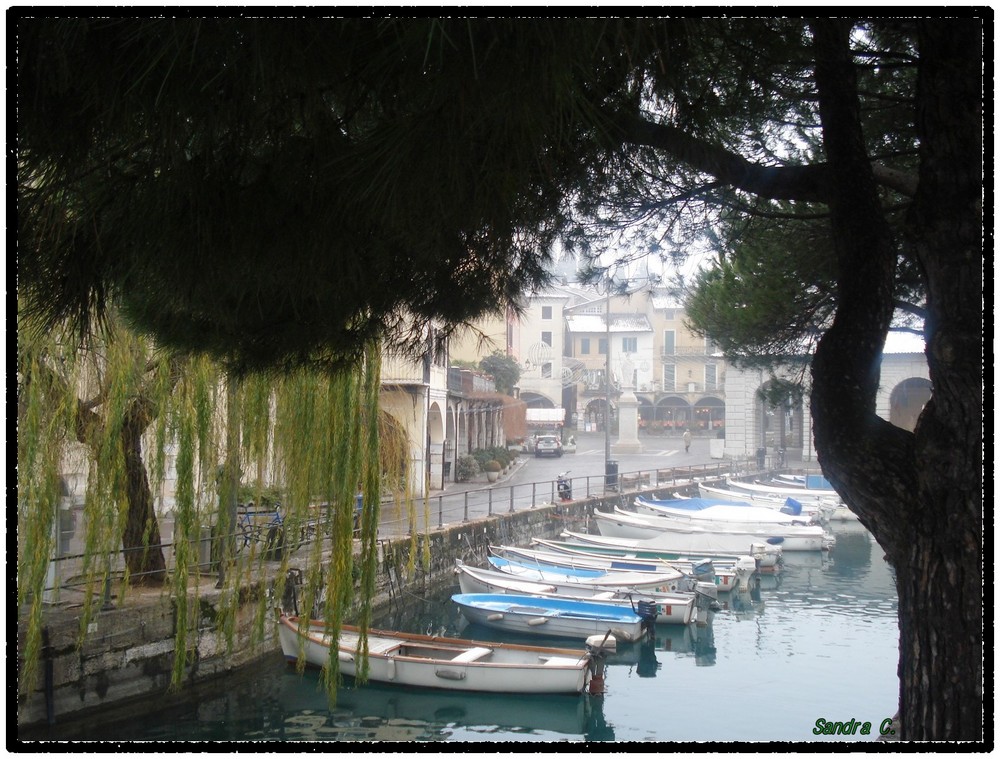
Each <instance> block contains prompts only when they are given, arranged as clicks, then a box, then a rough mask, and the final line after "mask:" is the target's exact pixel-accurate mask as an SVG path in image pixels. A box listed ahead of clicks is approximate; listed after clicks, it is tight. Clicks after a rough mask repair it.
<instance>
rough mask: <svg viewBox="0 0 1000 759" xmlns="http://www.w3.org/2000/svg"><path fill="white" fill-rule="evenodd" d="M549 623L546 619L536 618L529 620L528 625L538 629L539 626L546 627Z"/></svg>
mask: <svg viewBox="0 0 1000 759" xmlns="http://www.w3.org/2000/svg"><path fill="white" fill-rule="evenodd" d="M548 621H549V620H547V619H546V618H545V617H534V618H533V619H529V620H528V624H529V625H531V626H532V627H538V625H544V624H545V623H546V622H548Z"/></svg>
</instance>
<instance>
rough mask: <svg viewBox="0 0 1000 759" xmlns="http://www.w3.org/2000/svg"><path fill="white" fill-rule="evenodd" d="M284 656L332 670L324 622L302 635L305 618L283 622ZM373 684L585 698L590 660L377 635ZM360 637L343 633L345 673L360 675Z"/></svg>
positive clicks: (560, 652)
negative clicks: (300, 657)
mask: <svg viewBox="0 0 1000 759" xmlns="http://www.w3.org/2000/svg"><path fill="white" fill-rule="evenodd" d="M278 638H279V640H280V643H281V650H282V653H283V654H284V656H285V658H286V659H288V660H289V661H296V660H297V659H298V657H299V654H300V653H301V654H302V656H303V658H304V660H305V662H306V664H308V665H310V666H313V667H326V666H328V663H329V657H330V646H331V643H332V637H331V636H330V634H329V632H328V629H327V627H326V626H325V625H324V624H323V623H322V622H319V621H315V620H313V621H310V622H309V623H308V625H307V626H306V627H305V628H304V629H303V630H300V629H299V620H298V618H297V617H289V616H285V615H281V616H280V617H279V619H278ZM368 646H369V649H368V678H369V679H370V680H375V681H378V682H383V683H391V684H395V685H406V686H412V687H418V688H438V689H445V690H457V691H479V692H488V693H550V694H555V693H581V692H582V691H583V689H584V687H585V686H586V683H587V678H588V673H589V660H590V657H589V655H588V654H587V653H586V651H576V650H573V649H569V648H552V647H545V646H523V645H515V644H509V643H495V642H482V643H480V642H477V641H472V640H464V639H461V638H442V637H438V636H429V635H413V634H409V633H396V632H386V631H380V630H370V631H369V633H368ZM358 648H359V631H358V629H357V628H355V627H351V626H347V625H345V626H343V627H342V628H341V633H340V638H339V640H338V645H337V659H338V666H339V670H340V672H341V673H343V674H345V675H350V676H355V675H356V674H357V670H358V662H359V660H360V657H361V654H360V653H359V651H358Z"/></svg>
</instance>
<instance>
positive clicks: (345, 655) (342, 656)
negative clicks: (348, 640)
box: [337, 651, 354, 664]
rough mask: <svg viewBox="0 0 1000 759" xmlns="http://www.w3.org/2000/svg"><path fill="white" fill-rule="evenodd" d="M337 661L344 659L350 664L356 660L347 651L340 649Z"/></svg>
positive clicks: (343, 660)
mask: <svg viewBox="0 0 1000 759" xmlns="http://www.w3.org/2000/svg"><path fill="white" fill-rule="evenodd" d="M337 661H342V662H345V663H348V664H349V663H350V662H352V661H354V656H352V655H351V654H349V653H347V651H338V652H337Z"/></svg>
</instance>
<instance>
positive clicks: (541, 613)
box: [451, 593, 645, 642]
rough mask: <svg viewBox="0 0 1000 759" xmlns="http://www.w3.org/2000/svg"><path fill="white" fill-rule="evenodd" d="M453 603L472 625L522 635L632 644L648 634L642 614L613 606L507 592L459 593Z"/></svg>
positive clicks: (453, 598) (452, 598)
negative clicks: (612, 639) (599, 638)
mask: <svg viewBox="0 0 1000 759" xmlns="http://www.w3.org/2000/svg"><path fill="white" fill-rule="evenodd" d="M451 600H452V601H453V602H454V603H455V604H456V605H457V606H458V607H459V609H461V611H462V616H464V617H465V618H466V619H467V620H469V621H470V622H474V623H476V624H478V625H483V626H485V627H490V628H493V629H495V630H504V631H505V632H511V633H518V634H521V635H544V636H547V637H548V636H553V637H560V638H577V639H581V640H586V639H587V638H590V637H592V636H595V635H602V636H603V635H607V634H608V633H611V634H612V635H614V636H615V638H616V639H617V640H621V641H630V642H631V641H636V640H639V639H640V638H642V637H643V636H644V635H645V628H644V626H643V620H642V618H641V617H640V616H639V615H637V614H635V613H634V612H631V611H625V610H623V609H621V608H620V607H617V606H612V605H609V604H602V603H591V602H582V601H571V600H564V599H552V598H540V597H538V596H525V595H514V594H506V593H459V594H456V595H454V596H452V597H451Z"/></svg>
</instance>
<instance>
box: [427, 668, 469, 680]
mask: <svg viewBox="0 0 1000 759" xmlns="http://www.w3.org/2000/svg"><path fill="white" fill-rule="evenodd" d="M434 674H435V675H437V676H438V677H440V678H441V679H442V680H464V679H465V672H459V671H457V670H454V669H436V670H434Z"/></svg>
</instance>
